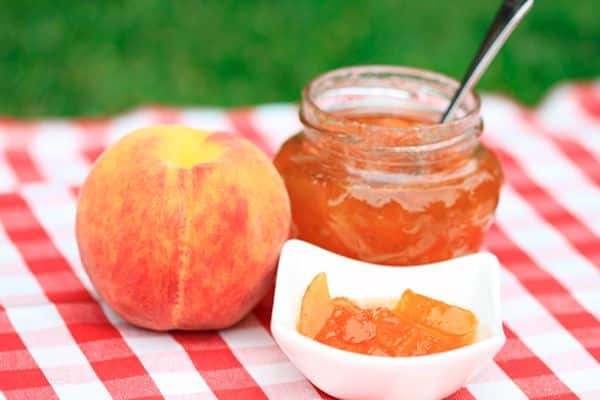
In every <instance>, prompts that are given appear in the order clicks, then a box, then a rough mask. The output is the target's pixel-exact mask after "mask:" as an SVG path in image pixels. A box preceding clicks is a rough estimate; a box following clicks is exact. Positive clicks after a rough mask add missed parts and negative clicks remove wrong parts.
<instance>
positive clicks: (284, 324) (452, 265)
mask: <svg viewBox="0 0 600 400" xmlns="http://www.w3.org/2000/svg"><path fill="white" fill-rule="evenodd" d="M319 272H325V273H326V274H327V280H328V283H329V289H330V292H331V296H332V297H336V296H346V297H349V298H351V299H357V300H360V299H373V298H376V299H377V298H383V299H385V298H388V299H390V298H399V297H400V296H401V295H402V292H403V291H404V290H405V289H412V290H414V291H415V292H417V293H421V294H424V295H427V296H430V297H433V298H436V299H439V300H442V301H445V302H447V303H450V304H454V305H458V306H461V307H464V308H467V309H469V310H471V311H472V312H473V313H475V315H477V318H478V319H479V325H480V330H479V332H478V338H477V340H476V342H475V343H473V344H471V345H468V346H465V347H462V348H459V349H455V350H451V351H447V352H443V353H437V354H431V355H425V356H417V357H379V356H369V355H363V354H357V353H352V352H348V351H344V350H339V349H336V348H333V347H330V346H326V345H324V344H321V343H319V342H316V341H314V340H312V339H309V338H307V337H305V336H303V335H301V334H299V333H298V331H297V330H296V324H297V320H298V315H299V312H300V304H301V302H302V296H303V295H304V291H305V290H306V287H307V286H308V284H309V283H310V282H311V280H312V279H313V278H314V277H315V275H316V274H318V273H319ZM271 331H272V334H273V337H274V338H275V340H276V342H277V344H279V346H280V347H281V349H282V350H283V352H284V353H285V354H286V355H287V356H288V358H289V359H290V361H291V362H292V363H293V364H294V365H295V366H296V367H297V368H298V370H300V372H302V374H304V375H305V376H306V377H307V378H308V379H309V380H310V381H311V382H312V383H313V384H314V385H315V386H317V387H318V388H320V389H321V390H323V391H324V392H326V393H328V394H330V395H332V396H335V397H339V398H342V399H370V400H372V399H440V398H443V397H445V396H448V395H450V394H452V393H454V392H455V391H457V390H458V389H460V388H461V387H462V386H464V385H465V384H466V383H467V382H468V381H469V379H471V378H472V377H473V376H474V375H475V374H476V373H477V372H478V371H479V370H480V369H481V368H482V367H483V366H485V365H486V363H488V362H489V361H490V360H492V358H493V357H494V355H495V354H496V353H497V352H498V351H499V350H500V348H501V347H502V345H503V344H504V342H505V337H504V332H503V330H502V319H501V315H500V271H499V265H498V260H497V259H496V257H495V256H494V255H492V254H490V253H477V254H473V255H469V256H465V257H460V258H456V259H453V260H449V261H444V262H440V263H435V264H429V265H424V266H418V267H384V266H378V265H373V264H369V263H365V262H361V261H356V260H352V259H349V258H346V257H342V256H339V255H337V254H334V253H331V252H329V251H326V250H323V249H321V248H319V247H316V246H313V245H311V244H308V243H306V242H302V241H299V240H290V241H288V242H287V243H286V244H285V245H284V247H283V250H282V253H281V257H280V260H279V269H278V272H277V281H276V286H275V298H274V303H273V314H272V317H271Z"/></svg>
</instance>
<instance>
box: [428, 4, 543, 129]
mask: <svg viewBox="0 0 600 400" xmlns="http://www.w3.org/2000/svg"><path fill="white" fill-rule="evenodd" d="M532 5H533V0H504V1H503V3H502V5H501V6H500V9H499V10H498V12H497V13H496V17H495V18H494V21H493V22H492V25H491V26H490V27H489V29H488V32H487V35H486V36H485V39H484V40H483V42H482V43H481V46H480V47H479V50H478V51H477V54H476V55H475V57H474V58H473V61H471V65H470V66H469V69H468V70H467V73H466V74H465V76H464V78H463V79H462V81H461V84H460V86H459V88H458V90H457V91H456V93H454V97H452V100H450V105H449V106H448V108H447V109H446V111H445V112H444V115H443V116H442V119H441V120H440V122H442V123H443V122H447V121H449V120H450V119H451V117H452V113H453V112H454V110H455V109H456V107H457V106H458V105H459V104H460V101H461V100H462V98H463V96H464V95H465V94H466V93H468V92H469V91H470V90H471V89H472V88H473V87H474V86H475V84H476V83H477V81H479V78H481V75H483V73H484V72H485V70H486V69H487V67H488V66H489V65H490V63H491V62H492V60H493V59H494V57H495V56H496V54H498V51H499V50H500V48H501V47H502V45H503V44H504V43H505V42H506V39H508V37H509V36H510V34H511V33H512V31H513V30H514V29H515V28H516V27H517V25H518V24H519V22H521V20H522V19H523V17H524V16H525V14H527V12H528V11H529V10H530V9H531V6H532Z"/></svg>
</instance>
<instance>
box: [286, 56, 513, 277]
mask: <svg viewBox="0 0 600 400" xmlns="http://www.w3.org/2000/svg"><path fill="white" fill-rule="evenodd" d="M457 87H458V83H457V82H456V81H455V80H453V79H451V78H448V77H446V76H443V75H440V74H437V73H433V72H429V71H424V70H418V69H411V68H403V67H390V66H364V67H351V68H342V69H338V70H334V71H331V72H329V73H326V74H324V75H321V76H319V77H317V78H316V79H314V80H313V81H312V82H310V83H309V84H308V85H307V86H306V87H305V88H304V91H303V96H302V97H303V98H302V104H301V108H300V119H301V121H302V124H303V125H304V129H303V130H302V131H301V132H300V133H298V134H297V135H295V136H293V137H292V138H290V139H289V140H288V141H287V142H285V143H284V145H283V146H282V148H281V149H280V150H279V152H278V154H277V155H276V157H275V166H276V167H277V169H278V170H279V172H280V173H281V175H282V176H283V179H284V181H285V184H286V187H287V189H288V192H289V196H290V200H291V206H292V216H293V232H292V236H294V237H297V238H299V239H303V240H306V241H308V242H311V243H313V244H316V245H318V246H320V247H323V248H325V249H328V250H331V251H333V252H336V253H339V254H342V255H345V256H348V257H352V258H355V259H359V260H364V261H368V262H372V263H378V264H387V265H417V264H423V263H429V262H434V261H440V260H445V259H449V258H452V257H457V256H461V255H464V254H467V253H472V252H476V251H478V250H479V248H480V247H481V245H482V243H483V238H484V233H485V231H486V230H487V229H488V228H489V226H490V224H491V223H492V220H493V216H494V212H495V210H496V206H497V204H498V198H499V192H500V186H501V183H502V170H501V167H500V164H499V163H498V160H497V158H496V156H495V155H494V154H493V153H492V152H491V151H490V150H489V149H487V148H486V147H485V146H484V145H483V144H482V143H481V142H480V141H479V136H480V134H481V131H482V126H483V124H482V120H481V117H480V114H479V107H480V101H479V97H478V96H477V95H476V94H475V93H473V92H471V93H469V94H468V95H466V96H465V98H464V100H463V101H462V103H461V104H460V105H459V107H457V109H456V111H455V114H454V119H452V120H451V121H450V122H447V123H443V124H440V123H437V122H436V121H439V119H440V118H441V115H442V112H443V110H444V109H445V107H446V106H447V104H448V101H449V99H450V98H451V97H452V94H453V93H454V92H455V90H456V89H457Z"/></svg>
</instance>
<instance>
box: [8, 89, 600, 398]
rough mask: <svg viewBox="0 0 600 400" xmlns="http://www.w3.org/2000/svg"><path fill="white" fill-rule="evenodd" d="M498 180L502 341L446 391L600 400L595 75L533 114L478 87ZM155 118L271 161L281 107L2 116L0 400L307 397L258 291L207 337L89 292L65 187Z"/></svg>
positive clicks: (72, 203)
mask: <svg viewBox="0 0 600 400" xmlns="http://www.w3.org/2000/svg"><path fill="white" fill-rule="evenodd" d="M483 99H484V100H483V114H484V119H485V121H486V133H485V135H484V136H483V139H484V141H486V143H487V144H488V145H490V146H491V147H493V148H494V150H495V151H496V152H497V154H498V155H499V157H500V159H501V161H502V164H503V166H504V169H505V172H506V185H505V187H504V189H503V193H502V200H501V204H500V207H499V209H498V215H497V220H496V223H495V224H494V226H493V227H492V229H491V231H490V232H489V234H488V237H487V248H488V249H489V250H490V251H492V252H493V253H495V254H496V255H497V256H498V258H499V259H500V262H501V264H502V266H503V269H502V272H503V274H502V301H503V319H504V330H505V332H506V336H507V343H506V345H505V346H504V348H503V349H502V351H501V352H500V353H499V354H498V355H497V357H496V358H495V360H494V362H493V363H490V364H489V365H487V366H486V367H485V368H484V370H483V371H482V372H481V373H480V374H479V375H478V376H477V377H475V378H474V379H473V381H472V382H471V383H470V384H468V385H467V386H466V387H465V388H463V389H461V390H460V391H458V392H457V393H455V394H454V395H452V396H451V399H453V400H459V399H474V398H477V399H523V398H531V399H539V400H541V399H571V398H573V399H574V398H582V399H600V83H586V84H578V85H565V86H560V87H558V88H557V89H555V90H553V91H552V92H551V93H550V95H549V96H548V97H547V98H546V99H545V101H543V102H542V104H541V105H540V106H539V107H538V108H537V109H527V108H525V107H523V106H520V105H517V104H515V103H513V102H511V101H509V100H508V99H505V98H501V97H497V96H492V95H488V96H484V97H483ZM156 123H181V124H186V125H190V126H193V127H198V128H203V129H211V130H218V131H227V132H232V133H236V134H240V135H243V136H245V137H247V138H249V139H250V140H252V141H253V142H255V143H256V144H257V145H258V146H259V147H260V148H261V149H262V150H263V151H265V152H266V153H267V154H268V155H270V156H272V155H273V154H274V153H275V151H276V149H277V148H278V147H279V146H280V145H281V143H282V142H283V141H284V140H285V139H286V138H288V137H289V136H290V135H291V134H293V133H294V132H295V131H297V130H298V129H299V127H300V125H299V122H298V119H297V116H296V109H295V107H293V106H290V105H265V106H259V107H256V108H252V109H241V110H232V111H225V110H221V109H207V108H203V109H195V108H192V109H172V108H165V107H146V108H141V109H137V110H135V111H133V112H129V113H126V114H123V115H120V116H117V117H115V118H110V119H97V120H41V121H21V120H14V119H10V118H4V119H0V399H10V400H25V399H56V398H60V399H81V398H85V399H96V398H98V399H110V398H115V399H267V398H268V399H290V400H291V399H321V398H330V397H329V396H327V395H326V394H324V393H322V392H320V391H319V390H318V389H316V388H314V387H313V386H312V385H311V384H310V383H309V382H308V381H306V379H305V378H304V377H303V376H302V375H301V374H300V373H299V372H298V371H297V370H296V369H295V368H294V366H293V365H292V364H291V363H290V362H289V361H288V360H287V358H286V357H285V355H284V354H283V353H282V352H281V350H279V348H278V347H277V345H276V344H275V342H274V341H273V339H272V337H271V335H270V332H269V327H268V325H269V315H270V309H271V304H270V299H269V298H266V299H265V300H264V301H263V302H262V303H261V304H260V305H259V306H258V307H257V308H256V309H255V310H254V311H253V313H251V314H250V315H249V316H248V317H247V318H246V319H245V320H244V321H242V322H241V323H240V324H239V325H237V326H235V327H234V328H231V329H228V330H223V331H219V332H209V333H206V332H195V333H180V332H177V333H155V332H149V331H146V330H142V329H138V328H135V327H133V326H131V325H129V324H127V323H125V322H124V321H123V320H121V319H120V318H119V317H118V316H117V315H116V314H114V312H113V311H112V310H111V309H110V308H108V307H107V306H106V305H105V304H104V303H103V302H102V301H101V300H100V299H99V298H98V296H97V295H96V293H95V292H94V290H93V288H92V287H91V284H90V282H89V280H88V278H87V276H86V275H85V272H84V271H83V269H82V266H81V263H80V260H79V256H78V253H77V247H76V243H75V237H74V230H73V225H74V215H75V207H76V199H77V193H78V189H79V185H80V184H81V182H82V181H83V179H84V178H85V176H86V174H87V172H88V170H89V168H90V166H91V164H92V162H93V161H94V160H95V159H96V157H98V155H99V154H100V153H101V152H102V151H103V150H104V149H105V148H106V146H107V145H109V144H110V143H113V142H114V141H115V140H117V139H118V138H120V137H121V136H123V135H124V134H125V133H127V132H129V131H131V130H133V129H135V128H138V127H142V126H146V125H151V124H156Z"/></svg>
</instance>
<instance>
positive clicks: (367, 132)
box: [300, 66, 482, 171]
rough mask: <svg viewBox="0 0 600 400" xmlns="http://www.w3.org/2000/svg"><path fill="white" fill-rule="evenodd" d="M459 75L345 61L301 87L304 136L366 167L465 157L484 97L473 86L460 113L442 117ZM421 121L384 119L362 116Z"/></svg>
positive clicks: (326, 150)
mask: <svg viewBox="0 0 600 400" xmlns="http://www.w3.org/2000/svg"><path fill="white" fill-rule="evenodd" d="M457 88H458V82H456V81H455V80H453V79H451V78H448V77H446V76H444V75H440V74H437V73H433V72H429V71H424V70H417V69H411V68H404V67H392V66H364V67H350V68H342V69H338V70H334V71H331V72H328V73H326V74H324V75H321V76H319V77H317V78H315V79H314V80H313V81H312V82H310V83H309V84H308V85H307V86H306V87H305V88H304V91H303V94H302V104H301V107H300V119H301V121H302V123H303V125H304V127H305V129H304V132H305V135H306V138H307V139H308V140H309V141H310V142H311V143H312V144H313V145H314V147H315V148H316V149H318V150H319V151H321V152H323V153H326V154H327V155H328V156H329V157H333V158H338V159H340V160H346V161H350V162H358V163H359V164H360V165H361V167H363V168H368V169H373V168H375V169H378V168H385V169H394V168H398V169H403V168H409V169H410V168H411V167H414V166H415V165H418V166H419V170H421V171H422V170H423V168H426V167H431V168H435V167H436V165H437V164H443V163H448V162H452V161H455V160H457V161H458V160H460V159H466V158H468V157H469V156H470V155H471V154H472V153H473V151H474V150H475V149H476V148H477V145H478V144H479V140H478V136H479V135H480V134H481V131H482V121H481V118H480V114H479V107H480V101H479V97H478V96H477V95H476V94H475V93H474V92H470V93H468V94H467V95H466V96H465V97H464V99H463V100H462V102H461V104H460V105H459V106H458V107H457V110H456V113H455V117H454V118H453V119H452V120H451V121H449V122H446V123H437V122H436V121H439V119H440V118H441V115H442V113H443V111H444V110H445V108H446V106H447V105H448V102H449V100H450V98H451V97H452V95H453V94H454V92H455V91H456V89H457ZM365 115H366V116H385V117H387V118H389V119H392V120H393V119H397V120H402V119H404V120H411V121H416V123H414V124H406V126H398V124H382V123H380V122H372V121H374V120H375V121H376V120H377V119H367V120H365V119H364V118H360V117H359V116H365Z"/></svg>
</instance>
